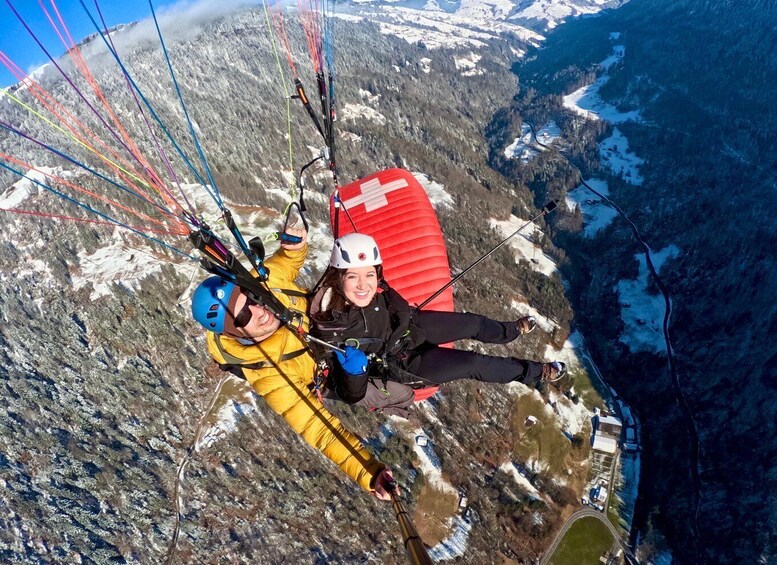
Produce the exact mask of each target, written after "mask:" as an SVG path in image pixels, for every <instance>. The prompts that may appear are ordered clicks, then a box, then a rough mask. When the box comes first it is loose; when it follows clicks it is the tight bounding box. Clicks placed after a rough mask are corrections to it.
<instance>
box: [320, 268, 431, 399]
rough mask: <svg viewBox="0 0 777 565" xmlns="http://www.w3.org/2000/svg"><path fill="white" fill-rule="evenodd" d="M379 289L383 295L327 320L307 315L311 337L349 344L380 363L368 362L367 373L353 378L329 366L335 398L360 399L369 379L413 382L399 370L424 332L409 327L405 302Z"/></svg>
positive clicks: (389, 290) (409, 314) (387, 289)
mask: <svg viewBox="0 0 777 565" xmlns="http://www.w3.org/2000/svg"><path fill="white" fill-rule="evenodd" d="M381 288H382V289H383V292H379V293H377V294H376V295H375V297H374V298H373V299H372V301H371V302H370V304H369V305H367V306H365V307H363V308H360V307H358V306H348V307H346V308H345V309H344V310H333V311H332V312H331V314H332V319H331V320H322V319H321V317H320V315H319V314H318V313H311V321H312V327H311V330H310V333H311V334H312V335H313V336H315V337H318V338H320V339H322V340H324V341H326V342H328V343H331V344H333V345H337V346H338V347H342V346H345V345H353V346H355V347H357V348H358V349H360V350H361V351H363V352H364V353H367V354H374V355H375V356H376V357H377V358H379V359H381V360H382V361H383V362H372V363H370V366H369V368H368V370H367V374H365V375H357V376H354V375H348V374H346V373H345V372H344V371H342V369H341V368H340V366H339V364H338V363H332V364H331V365H332V369H333V371H334V377H335V386H336V390H337V393H338V396H339V397H340V398H341V399H343V400H344V401H346V402H351V403H354V402H358V401H359V400H361V399H362V398H363V397H364V394H365V393H366V390H367V379H368V378H369V377H373V378H374V377H380V378H381V379H391V380H395V381H399V382H406V381H409V380H413V377H412V375H405V374H403V373H404V370H403V369H404V368H405V365H406V362H407V360H408V359H409V358H410V356H411V355H412V353H411V351H412V349H414V348H415V347H417V346H419V345H421V344H422V343H423V342H424V335H423V334H424V332H423V331H422V330H420V329H419V328H416V327H414V326H413V308H411V306H410V305H409V304H408V303H407V301H406V300H405V299H404V298H402V296H401V295H400V294H399V293H398V292H396V291H395V290H394V289H392V288H391V287H389V286H388V284H386V283H385V282H383V283H381ZM315 301H316V300H315V299H314V302H315ZM349 340H356V342H354V341H349Z"/></svg>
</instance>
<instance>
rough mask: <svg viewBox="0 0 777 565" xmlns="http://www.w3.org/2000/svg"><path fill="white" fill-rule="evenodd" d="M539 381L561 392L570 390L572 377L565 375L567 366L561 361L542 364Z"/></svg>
mask: <svg viewBox="0 0 777 565" xmlns="http://www.w3.org/2000/svg"><path fill="white" fill-rule="evenodd" d="M540 380H541V381H542V382H543V383H548V384H550V385H553V386H554V387H555V388H557V389H558V390H561V391H567V390H569V389H571V388H572V377H571V375H570V374H569V373H567V366H566V365H565V364H564V363H562V362H561V361H553V362H552V363H543V364H542V375H540Z"/></svg>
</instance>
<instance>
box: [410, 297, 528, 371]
mask: <svg viewBox="0 0 777 565" xmlns="http://www.w3.org/2000/svg"><path fill="white" fill-rule="evenodd" d="M413 326H417V327H418V328H420V329H422V330H423V331H424V332H425V334H426V343H424V344H422V345H421V346H419V347H417V348H415V349H413V350H412V351H409V352H408V354H409V358H408V362H407V370H408V371H410V372H411V373H413V374H415V375H418V376H419V377H421V378H422V379H423V380H426V381H429V382H432V383H435V384H440V383H447V382H450V381H456V380H459V379H473V380H476V381H483V382H487V383H503V384H504V383H509V382H512V381H519V382H522V383H524V384H534V383H535V382H537V381H538V380H539V377H540V375H541V374H542V363H538V362H536V361H527V360H525V359H516V358H514V357H493V356H491V355H481V354H480V353H475V352H473V351H459V350H457V349H448V348H445V347H437V346H438V345H440V344H442V343H449V342H452V341H456V340H459V339H475V340H477V341H480V342H483V343H510V342H511V341H513V340H514V339H515V338H516V337H518V336H519V335H520V332H519V331H518V326H517V324H516V323H515V322H497V321H496V320H492V319H490V318H486V317H485V316H479V315H477V314H463V313H460V312H431V311H429V312H427V311H423V310H421V311H419V312H416V313H415V314H414V315H413Z"/></svg>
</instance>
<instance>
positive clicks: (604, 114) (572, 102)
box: [564, 45, 642, 124]
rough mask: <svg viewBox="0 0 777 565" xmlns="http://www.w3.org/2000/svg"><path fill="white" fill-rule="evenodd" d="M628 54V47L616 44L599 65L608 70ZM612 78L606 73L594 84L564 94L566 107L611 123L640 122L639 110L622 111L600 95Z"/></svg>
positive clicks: (581, 114)
mask: <svg viewBox="0 0 777 565" xmlns="http://www.w3.org/2000/svg"><path fill="white" fill-rule="evenodd" d="M625 54H626V49H625V47H623V46H622V45H616V46H615V47H614V48H613V53H612V54H611V55H610V56H609V57H607V58H606V59H605V60H604V61H602V62H601V63H599V66H600V67H601V68H602V69H604V70H605V71H607V70H608V69H609V68H610V67H611V66H612V65H614V64H615V63H617V62H618V61H620V60H622V59H623V57H624V56H625ZM609 80H610V76H609V75H608V74H606V73H605V74H604V75H602V76H600V77H599V78H598V79H596V80H595V81H594V82H593V84H589V85H586V86H583V87H581V88H578V89H577V90H575V91H574V92H573V93H571V94H567V95H566V96H564V107H565V108H569V109H570V110H572V111H573V112H575V113H576V114H579V115H580V116H583V117H584V118H586V119H590V120H604V121H606V122H609V123H611V124H620V123H623V122H628V121H635V122H639V121H641V120H642V118H641V117H640V115H639V112H637V111H636V110H632V111H630V112H621V111H620V110H618V109H617V108H616V107H615V106H613V105H612V104H608V103H607V102H605V101H604V100H602V97H601V96H600V95H599V90H600V89H601V88H602V86H604V85H605V84H606V83H607V81H609Z"/></svg>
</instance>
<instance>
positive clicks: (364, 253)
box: [329, 233, 383, 269]
mask: <svg viewBox="0 0 777 565" xmlns="http://www.w3.org/2000/svg"><path fill="white" fill-rule="evenodd" d="M381 263H383V259H381V257H380V250H379V249H378V244H377V243H375V240H374V239H372V238H371V237H370V236H368V235H365V234H363V233H349V234H348V235H344V236H343V237H341V238H339V239H336V240H335V246H334V248H333V249H332V257H331V258H330V259H329V265H330V266H332V267H334V268H335V269H348V268H351V267H375V266H378V265H380V264H381Z"/></svg>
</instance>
